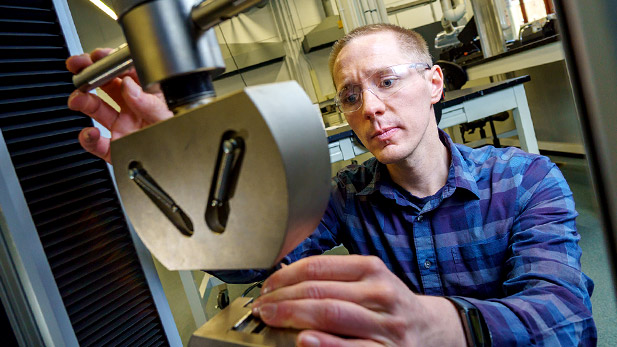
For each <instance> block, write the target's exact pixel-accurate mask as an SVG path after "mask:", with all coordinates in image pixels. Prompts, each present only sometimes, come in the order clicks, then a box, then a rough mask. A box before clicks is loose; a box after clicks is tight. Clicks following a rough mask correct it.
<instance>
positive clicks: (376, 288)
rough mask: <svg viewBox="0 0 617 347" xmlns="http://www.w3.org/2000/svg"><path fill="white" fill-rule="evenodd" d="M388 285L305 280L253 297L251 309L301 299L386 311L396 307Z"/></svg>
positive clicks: (394, 297)
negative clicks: (347, 303) (335, 300)
mask: <svg viewBox="0 0 617 347" xmlns="http://www.w3.org/2000/svg"><path fill="white" fill-rule="evenodd" d="M392 288H393V287H392V286H385V285H384V286H381V285H380V284H375V283H372V284H365V285H362V283H359V282H339V281H305V282H301V283H298V284H294V285H291V286H287V287H282V288H279V289H276V290H274V291H271V292H268V293H267V294H264V295H262V296H260V297H259V298H257V299H256V300H255V302H254V304H253V307H259V306H261V305H263V304H266V303H275V302H281V301H286V300H301V299H315V300H318V299H337V300H345V301H349V302H353V303H356V304H358V305H360V306H363V307H366V308H368V309H370V310H372V311H376V312H387V311H389V310H391V309H393V308H394V307H393V306H394V305H395V304H396V298H397V295H398V294H399V293H396V292H395V290H394V289H392Z"/></svg>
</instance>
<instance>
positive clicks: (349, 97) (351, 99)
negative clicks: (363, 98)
mask: <svg viewBox="0 0 617 347" xmlns="http://www.w3.org/2000/svg"><path fill="white" fill-rule="evenodd" d="M343 102H345V103H346V104H355V103H356V102H358V94H349V95H347V96H346V97H345V98H343Z"/></svg>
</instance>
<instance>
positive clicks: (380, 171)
mask: <svg viewBox="0 0 617 347" xmlns="http://www.w3.org/2000/svg"><path fill="white" fill-rule="evenodd" d="M438 131H439V139H440V140H441V142H442V143H443V144H444V145H445V146H446V148H447V150H448V152H450V157H451V158H452V160H451V161H450V169H449V170H448V179H447V181H446V185H445V188H444V190H443V194H444V195H443V197H444V198H446V197H449V196H450V195H452V194H453V193H454V191H455V190H456V189H457V188H462V189H465V190H468V191H469V192H471V193H473V194H474V195H475V196H476V198H478V199H479V198H480V192H479V190H478V185H477V183H476V179H475V177H474V176H473V175H472V173H471V169H470V167H469V165H468V163H467V161H466V160H465V158H464V157H463V155H462V154H461V152H460V151H459V149H458V148H457V146H456V145H455V144H454V142H452V139H451V138H450V136H448V134H447V133H446V132H444V131H443V130H441V129H439V128H438ZM370 166H371V169H372V171H373V178H372V179H371V181H370V182H369V184H368V185H367V186H366V187H364V189H362V190H361V191H360V192H358V193H357V195H371V194H373V193H375V192H380V193H381V194H382V195H384V196H385V197H387V198H391V199H395V200H397V196H398V194H395V193H394V190H395V189H394V186H393V183H394V182H392V181H391V179H390V175H389V174H388V171H387V168H386V166H385V165H384V164H382V163H380V162H379V161H377V160H374V161H373V162H372V163H370Z"/></svg>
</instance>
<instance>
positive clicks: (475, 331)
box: [445, 296, 491, 347]
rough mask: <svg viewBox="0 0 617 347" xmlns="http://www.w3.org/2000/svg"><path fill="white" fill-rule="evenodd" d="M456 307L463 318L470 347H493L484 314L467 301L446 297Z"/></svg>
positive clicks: (462, 321)
mask: <svg viewBox="0 0 617 347" xmlns="http://www.w3.org/2000/svg"><path fill="white" fill-rule="evenodd" d="M445 298H446V299H448V300H450V302H452V303H453V304H454V306H455V307H456V309H457V310H458V312H459V315H460V317H461V323H462V324H463V330H464V331H465V338H466V340H467V345H468V346H482V347H484V346H491V334H490V332H489V330H488V327H487V326H486V322H485V321H484V317H482V313H481V312H480V310H478V308H477V307H476V306H474V305H473V304H472V303H470V302H469V301H467V300H464V299H461V298H457V297H451V296H446V297H445Z"/></svg>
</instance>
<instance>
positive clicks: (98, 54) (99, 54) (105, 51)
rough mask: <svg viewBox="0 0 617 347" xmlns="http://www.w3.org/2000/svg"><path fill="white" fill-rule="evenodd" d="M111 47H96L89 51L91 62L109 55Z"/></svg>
mask: <svg viewBox="0 0 617 347" xmlns="http://www.w3.org/2000/svg"><path fill="white" fill-rule="evenodd" d="M111 51H113V48H97V49H95V50H94V51H92V52H91V53H90V57H91V58H92V61H93V62H96V61H99V60H101V59H103V58H105V57H106V56H108V55H109V53H111Z"/></svg>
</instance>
